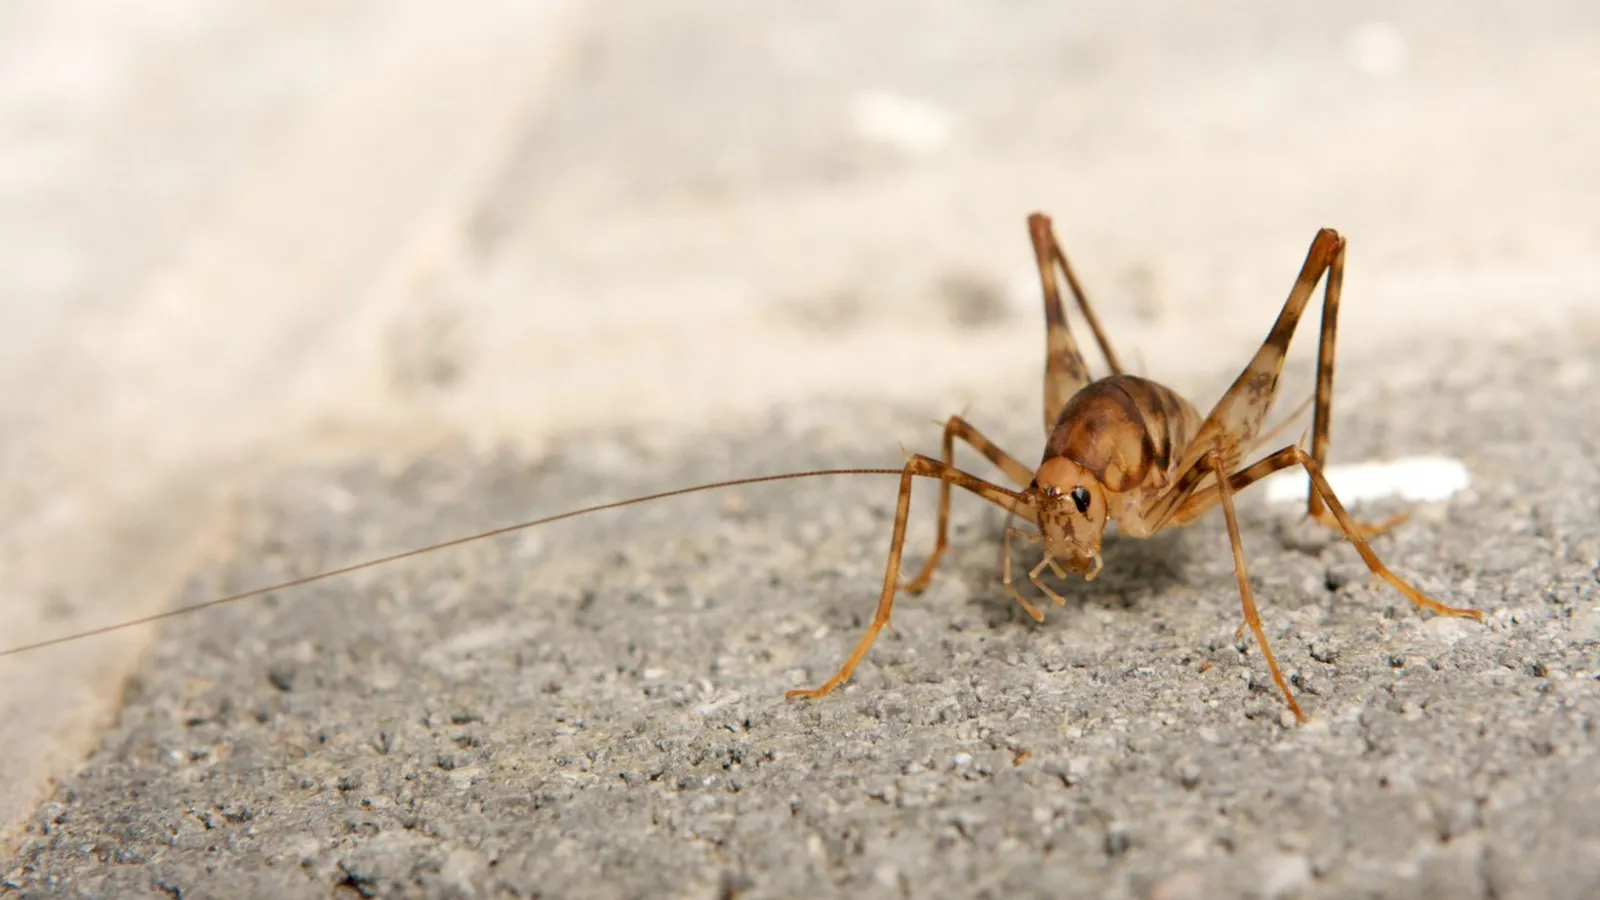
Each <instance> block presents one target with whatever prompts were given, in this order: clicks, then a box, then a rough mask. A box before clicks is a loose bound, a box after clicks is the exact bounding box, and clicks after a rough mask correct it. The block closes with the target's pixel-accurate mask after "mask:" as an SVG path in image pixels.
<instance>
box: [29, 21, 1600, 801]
mask: <svg viewBox="0 0 1600 900" xmlns="http://www.w3.org/2000/svg"><path fill="white" fill-rule="evenodd" d="M1301 9H1304V7H1295V6H1292V5H1291V6H1289V7H1285V6H1284V5H1282V4H1275V3H1269V2H1265V0H1226V2H1217V3H1211V4H1205V5H1204V7H1203V8H1202V7H1201V6H1198V5H1195V4H1184V3H1177V2H1155V0H1144V2H1125V3H1120V4H1093V5H1091V4H1075V3H1063V2H1024V0H1008V2H993V0H989V2H976V0H973V2H955V0H923V2H916V3H912V2H901V0H881V2H877V3H871V4H865V3H852V2H844V0H837V2H835V0H818V2H812V3H806V4H795V3H777V2H769V0H656V2H652V3H648V4H642V3H627V2H621V0H610V2H607V0H591V2H582V0H565V2H563V0H521V2H512V0H480V2H478V3H474V4H470V5H459V4H445V3H437V2H423V0H385V2H377V0H348V2H338V3H329V2H309V0H275V2H271V3H267V2H257V3H240V2H223V0H142V2H137V3H114V2H105V0H99V2H91V0H10V2H8V3H6V4H5V5H4V8H3V9H0V434H3V435H4V439H3V441H0V508H3V509H4V511H5V512H4V515H3V516H0V609H3V611H4V616H5V622H6V625H5V628H4V631H5V641H4V643H5V644H6V645H7V646H11V645H14V644H18V643H23V642H26V641H30V640H35V639H38V638H40V637H45V636H49V635H53V634H58V633H63V632H67V631H72V630H75V629H78V628H82V627H87V626H92V625H95V624H102V623H104V622H105V621H107V620H108V619H110V618H120V617H123V616H126V615H130V614H136V613H139V612H148V611H152V610H155V609H159V608H162V607H163V606H164V605H165V604H167V603H168V602H170V598H171V596H173V590H174V587H175V585H176V584H178V583H179V582H180V581H181V579H182V577H183V576H184V575H185V574H186V573H187V572H189V571H190V570H191V568H192V567H193V566H194V565H195V562H196V560H198V559H202V558H204V556H205V554H206V553H208V552H211V551H213V550H215V549H216V548H217V547H218V546H219V544H220V542H222V541H224V540H225V534H226V522H227V510H228V497H229V495H230V490H231V489H232V488H233V487H234V486H237V485H240V484H244V483H249V482H251V481H252V480H253V479H255V478H257V477H259V475H260V473H262V472H264V471H266V470H268V469H271V468H274V467H280V466H284V465H290V464H293V463H295V462H297V461H302V460H305V459H308V458H314V457H317V456H318V455H325V454H330V453H332V454H344V455H348V454H358V455H368V456H382V457H385V458H388V457H393V458H396V459H404V458H406V457H407V455H408V454H410V453H414V452H420V449H421V448H425V447H427V446H430V445H432V444H434V443H437V442H439V441H453V440H465V441H470V442H472V443H474V444H476V445H482V446H510V447H512V448H515V449H516V450H517V451H518V452H522V453H527V454H536V453H538V452H539V451H540V449H541V448H544V447H546V446H548V445H549V442H551V441H552V440H557V439H559V438H560V437H561V436H563V435H566V434H571V433H573V432H576V431H585V430H593V429H610V428H616V427H639V426H649V427H651V428H655V429H658V430H659V431H661V432H663V433H666V432H673V433H684V432H691V433H700V434H705V435H708V436H714V435H715V434H716V433H717V432H718V429H719V428H723V427H727V426H728V424H729V423H732V422H740V421H749V420H750V419H751V418H752V417H754V416H758V415H759V414H760V413H761V412H762V411H763V410H764V409H767V408H769V407H771V406H773V405H776V404H784V403H791V402H798V401H804V400H806V399H812V398H818V397H851V398H868V399H882V400H884V401H889V402H895V403H902V404H908V405H912V406H913V407H914V408H917V409H923V408H925V409H926V411H927V415H928V417H929V418H930V419H934V418H939V417H942V416H944V415H947V414H949V413H951V412H954V411H958V410H960V409H970V410H971V414H972V417H973V418H974V420H975V421H977V422H979V423H981V424H983V425H984V426H990V425H993V426H994V427H997V428H998V429H1000V430H1002V431H1004V430H1006V429H1013V430H1016V429H1036V428H1037V422H1038V417H1039V411H1038V405H1037V404H1038V401H1037V399H1036V397H1037V394H1036V392H1037V385H1038V379H1039V370H1040V364H1041V357H1042V349H1043V331H1042V327H1041V315H1040V308H1039V307H1040V304H1039V299H1038V296H1037V286H1036V276H1035V274H1034V272H1033V269H1032V263H1031V251H1030V248H1029V245H1028V241H1027V236H1026V230H1025V227H1024V220H1025V217H1026V215H1027V214H1028V213H1029V212H1031V211H1033V210H1036V209H1039V210H1044V211H1047V212H1049V213H1050V214H1051V215H1052V216H1053V217H1054V219H1055V222H1056V227H1057V232H1058V234H1059V235H1060V237H1061V240H1062V242H1063V244H1064V246H1065V248H1066V250H1067V252H1068V254H1069V255H1070V256H1071V258H1072V259H1073V261H1074V263H1075V265H1076V267H1077V269H1078V271H1079V274H1080V276H1081V277H1082V278H1083V280H1084V282H1085V284H1086V286H1087V288H1088V289H1089V291H1090V295H1091V297H1092V298H1093V299H1094V301H1095V302H1096V304H1097V307H1098V309H1099V311H1100V314H1101V316H1102V318H1103V319H1104V321H1105V323H1106V325H1107V326H1108V327H1109V329H1110V331H1111V334H1112V336H1113V338H1114V340H1115V341H1116V342H1117V344H1118V346H1119V348H1120V349H1121V351H1122V353H1123V355H1124V356H1125V357H1127V358H1130V359H1133V360H1134V361H1135V362H1136V363H1137V364H1138V367H1139V368H1142V369H1144V370H1145V371H1147V372H1148V373H1149V374H1152V375H1154V376H1156V377H1159V378H1161V379H1163V380H1166V381H1169V382H1171V383H1173V384H1174V385H1175V386H1177V387H1179V388H1182V389H1187V388H1189V387H1191V386H1193V385H1196V384H1205V385H1215V384H1216V383H1217V382H1218V381H1219V380H1220V379H1223V378H1226V377H1228V376H1229V375H1231V371H1230V370H1236V369H1237V367H1238V366H1239V365H1241V364H1242V363H1243V361H1244V360H1245V359H1246V358H1247V356H1248V354H1249V353H1250V352H1251V350H1252V349H1253V347H1254V345H1255V344H1256V343H1257V342H1258V341H1259V340H1260V339H1261V337H1262V336H1263V335H1264V334H1265V332H1266V330H1267V328H1268V327H1269V324H1270V322H1271V319H1272V317H1273V316H1274V315H1275V314H1276V311H1277V309H1278V306H1279V305H1280V304H1281V302H1282V300H1283V296H1284V294H1285V292H1286V291H1287V289H1288V287H1289V285H1290V283H1291V281H1292V279H1293V276H1294V273H1295V272H1296V270H1297V269H1298V266H1299V264H1300V262H1301V260H1302V258H1303V256H1304V253H1305V249H1306V246H1307V244H1308V243H1309V241H1310V239H1311V236H1312V235H1313V233H1314V232H1315V230H1316V229H1317V228H1318V227H1320V226H1332V227H1336V228H1338V229H1340V230H1341V231H1342V232H1344V233H1345V234H1346V235H1347V236H1348V237H1349V239H1350V257H1349V270H1348V274H1347V279H1346V287H1345V303H1344V306H1343V308H1342V319H1341V324H1342V328H1341V347H1340V350H1341V360H1342V361H1343V362H1342V364H1341V369H1340V378H1341V403H1344V402H1351V401H1348V400H1346V399H1345V398H1346V397H1347V396H1359V394H1360V391H1361V385H1362V384H1363V383H1368V384H1371V383H1373V382H1380V381H1389V380H1394V379H1400V380H1403V379H1405V378H1432V377H1435V376H1436V375H1437V377H1443V378H1448V374H1449V373H1417V372H1415V371H1408V370H1407V369H1406V366H1405V361H1406V359H1407V356H1408V354H1410V353H1413V352H1415V350H1416V348H1417V347H1419V346H1420V345H1425V344H1435V345H1437V344H1439V343H1440V342H1444V345H1446V346H1455V347H1459V348H1461V349H1460V352H1463V353H1503V352H1514V349H1510V350H1508V349H1507V348H1514V347H1515V346H1516V345H1517V344H1516V342H1517V341H1519V340H1520V341H1524V342H1525V341H1530V340H1539V339H1541V337H1543V336H1546V335H1551V336H1553V335H1559V334H1562V333H1563V332H1565V331H1568V330H1570V329H1572V328H1574V327H1590V326H1592V325H1593V324H1594V323H1595V322H1597V321H1600V214H1597V212H1596V210H1597V208H1600V180H1597V178H1596V163H1595V160H1596V159H1600V91H1597V90H1596V86H1597V85H1600V7H1597V6H1595V5H1594V4H1592V3H1584V2H1556V0H1551V2H1544V3H1538V4H1527V3H1515V2H1493V0H1469V2H1464V3H1448V4H1447V3H1437V2H1415V3H1398V4H1397V3H1363V2H1347V3H1340V4H1333V5H1327V4H1323V5H1319V6H1317V7H1316V15H1315V16H1314V17H1312V16H1308V15H1303V14H1301V13H1300V12H1298V10H1301ZM1305 333H1306V334H1309V333H1310V332H1309V331H1308V332H1305ZM1314 343H1315V342H1314V339H1311V338H1308V337H1304V336H1302V338H1301V340H1300V344H1299V345H1298V346H1297V350H1299V351H1302V352H1303V351H1307V350H1309V349H1310V348H1312V347H1314ZM1587 365H1588V363H1585V362H1584V361H1582V360H1575V361H1574V369H1573V370H1572V374H1571V377H1574V378H1587V377H1590V374H1591V370H1590V369H1588V368H1585V366H1587ZM1346 387H1348V390H1349V391H1350V392H1352V393H1351V394H1348V395H1347V394H1345V393H1344V391H1345V390H1346ZM1024 391H1027V392H1032V393H1026V394H1024V393H1022V392H1024ZM1018 396H1026V397H1028V398H1032V399H1029V400H1028V401H1027V402H1026V403H1024V404H1021V405H1018V404H1017V403H1015V402H1011V401H1010V400H1008V402H1006V403H1000V402H998V398H1012V399H1013V400H1014V398H1016V397H1018ZM1196 399H1197V401H1200V402H1202V403H1203V402H1206V401H1207V400H1208V399H1210V398H1209V397H1207V396H1197V397H1196ZM1444 412H1445V413H1448V412H1449V411H1444ZM1024 433H1032V432H1031V431H1025V432H1024ZM935 435H936V431H935V429H933V427H932V426H930V427H929V429H928V431H927V433H925V434H884V435H882V436H881V438H882V443H883V446H884V447H885V449H886V451H890V452H891V453H892V452H897V451H896V449H895V448H896V447H897V443H898V442H905V443H906V444H907V445H909V446H917V447H923V448H927V447H932V446H934V441H935V440H936V437H935ZM709 439H711V438H708V440H709ZM1019 452H1021V451H1019ZM1031 453H1032V450H1031V449H1029V450H1028V451H1027V452H1025V453H1023V455H1024V456H1027V455H1029V454H1031ZM891 461H892V457H891ZM731 474H747V473H744V472H743V471H742V470H737V469H735V470H733V471H730V475H731ZM748 474H753V473H748ZM663 487H669V485H663ZM492 524H497V523H485V527H488V526H489V525H492ZM450 536H451V535H439V536H438V537H440V538H444V537H450ZM137 649H138V643H137V638H135V637H132V636H128V637H126V638H125V639H122V640H120V641H114V642H97V643H95V644H94V645H93V647H92V648H90V647H84V646H78V647H77V648H73V647H69V648H62V649H61V650H59V651H51V652H50V653H49V654H31V655H29V656H26V657H19V658H17V659H14V660H4V661H0V662H3V663H5V664H8V665H0V684H3V685H10V687H9V688H5V689H0V714H3V716H4V719H5V721H6V722H7V728H6V733H7V736H6V737H4V738H0V784H4V785H7V786H8V787H7V789H6V790H7V793H6V794H5V795H4V796H3V797H0V804H4V805H3V807H0V812H3V813H4V815H3V816H0V821H6V822H9V821H11V820H13V819H14V818H15V817H16V815H19V814H21V813H22V812H25V808H26V806H27V804H28V803H31V802H32V800H31V798H33V797H34V796H36V795H37V791H38V790H40V789H41V788H40V785H41V784H42V780H43V779H44V778H45V777H48V776H51V775H59V774H60V773H61V772H63V771H66V770H68V769H70V767H71V765H72V764H73V763H74V761H75V759H76V754H77V753H80V752H81V750H82V748H83V746H85V742H86V741H87V740H88V738H89V736H91V735H92V734H93V732H94V728H95V726H96V723H98V722H102V721H104V719H105V717H106V716H107V715H109V714H110V710H111V709H112V708H113V704H114V702H115V699H116V696H115V695H116V690H117V687H116V686H117V685H118V684H119V683H120V682H119V678H120V673H121V672H123V671H124V670H125V668H126V666H127V665H128V663H129V661H130V660H131V659H133V658H134V656H135V654H136V653H137ZM24 684H26V685H27V688H26V689H25V690H24V689H23V687H22V685H24Z"/></svg>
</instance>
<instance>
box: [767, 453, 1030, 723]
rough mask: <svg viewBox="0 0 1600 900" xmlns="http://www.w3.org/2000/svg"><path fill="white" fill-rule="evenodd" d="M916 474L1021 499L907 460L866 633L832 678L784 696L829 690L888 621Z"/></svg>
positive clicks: (997, 500) (930, 462)
mask: <svg viewBox="0 0 1600 900" xmlns="http://www.w3.org/2000/svg"><path fill="white" fill-rule="evenodd" d="M917 477H924V478H938V479H940V480H941V481H945V482H949V483H953V484H955V485H956V486H958V487H961V488H964V489H966V490H969V491H971V492H973V493H974V494H977V495H978V496H980V497H982V498H984V499H985V500H988V501H989V502H991V503H993V504H995V505H996V506H1000V507H1003V508H1006V509H1011V508H1014V507H1016V506H1017V505H1018V504H1020V503H1022V497H1021V495H1020V494H1017V493H1016V492H1014V491H1009V490H1006V489H1005V488H1003V487H1000V486H999V485H995V484H990V483H989V482H987V481H984V480H983V479H981V478H978V477H977V476H975V475H969V474H967V473H966V472H963V471H961V470H960V469H957V468H955V467H953V466H950V465H948V464H946V463H942V462H939V461H937V460H934V459H929V458H928V457H926V456H922V455H920V454H918V455H915V456H913V457H911V458H910V459H909V460H907V461H906V466H905V469H904V470H902V471H901V473H900V496H899V500H898V502H897V503H896V505H895V511H894V534H893V536H892V537H891V538H890V540H889V560H888V563H887V564H886V565H885V566H884V572H883V591H882V593H880V594H879V595H878V610H877V613H876V614H874V615H873V617H872V624H871V625H869V626H867V632H866V634H863V635H862V636H861V640H860V641H858V642H857V643H856V647H855V649H854V650H852V651H851V652H850V656H849V658H847V659H846V660H845V662H844V665H842V666H840V667H839V671H837V672H835V673H834V675H833V677H832V678H829V679H828V680H827V681H826V682H824V683H823V685H822V686H821V687H819V688H813V689H811V690H793V691H789V692H788V693H786V694H784V699H787V700H794V699H807V700H815V699H817V698H818V697H824V696H827V695H828V694H830V693H832V692H833V690H834V688H837V687H838V686H839V685H841V684H844V683H845V682H846V681H848V680H849V679H850V675H851V674H852V673H853V672H855V669H856V666H858V665H860V664H861V660H862V659H864V658H866V655H867V651H868V650H871V649H872V642H873V641H875V640H877V638H878V632H880V631H882V630H883V629H884V627H885V626H887V625H888V624H889V613H890V611H891V610H892V609H893V608H894V595H895V588H896V585H897V583H898V581H899V575H900V554H901V551H902V550H903V549H904V548H905V541H906V519H907V518H908V517H909V516H910V514H911V482H912V479H914V478H917Z"/></svg>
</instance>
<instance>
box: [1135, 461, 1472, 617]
mask: <svg viewBox="0 0 1600 900" xmlns="http://www.w3.org/2000/svg"><path fill="white" fill-rule="evenodd" d="M1291 466H1301V467H1302V468H1304V469H1305V470H1306V474H1307V475H1308V476H1309V477H1310V479H1311V489H1312V490H1313V491H1316V492H1317V493H1318V494H1319V495H1320V496H1321V497H1322V499H1323V502H1325V503H1326V504H1327V506H1328V510H1329V512H1330V513H1331V515H1332V518H1333V521H1334V525H1335V526H1336V527H1337V528H1339V530H1340V531H1342V532H1344V536H1345V537H1346V538H1348V539H1349V541H1350V543H1351V544H1353V545H1354V546H1355V548H1356V553H1358V554H1359V555H1360V556H1361V560H1362V562H1365V563H1366V564H1367V568H1368V569H1370V570H1371V571H1372V574H1374V575H1376V576H1378V577H1379V578H1381V579H1383V580H1384V581H1386V582H1388V583H1389V585H1390V586H1391V587H1393V588H1394V589H1395V590H1397V591H1399V592H1400V593H1402V594H1404V595H1405V596H1406V599H1408V600H1410V601H1411V602H1412V603H1415V604H1416V605H1417V606H1420V607H1422V608H1423V609H1426V610H1429V611H1431V612H1435V613H1439V614H1440V615H1446V616H1462V617H1465V618H1469V619H1476V620H1478V621H1480V622H1481V621H1483V613H1482V612H1480V611H1478V610H1476V609H1465V608H1461V607H1455V606H1446V605H1444V604H1443V603H1440V602H1439V601H1437V600H1434V599H1432V598H1430V597H1428V596H1427V595H1426V594H1424V593H1422V592H1421V591H1419V590H1417V589H1416V588H1415V587H1412V586H1411V585H1410V584H1409V583H1407V582H1406V581H1404V580H1403V579H1401V578H1400V577H1399V576H1398V575H1396V574H1394V573H1393V572H1391V571H1389V567H1388V566H1386V565H1384V563H1383V560H1381V559H1379V558H1378V554H1377V553H1376V552H1374V551H1373V549H1372V545H1371V544H1369V543H1367V539H1366V535H1364V534H1363V533H1362V530H1361V526H1360V525H1359V524H1357V523H1356V521H1355V520H1354V519H1352V518H1351V517H1350V514H1349V513H1348V512H1346V511H1345V508H1344V504H1342V503H1340V502H1339V497H1338V496H1337V495H1336V494H1334V492H1333V488H1332V487H1331V486H1330V485H1329V484H1328V479H1327V478H1326V477H1325V476H1324V475H1323V474H1322V467H1321V466H1319V465H1317V461H1316V460H1315V459H1312V458H1311V455H1310V454H1309V453H1306V451H1304V450H1302V449H1300V448H1299V447H1297V446H1289V447H1284V448H1283V449H1282V450H1279V451H1277V452H1276V453H1273V454H1272V455H1270V456H1267V457H1265V458H1263V459H1261V460H1258V461H1256V462H1255V463H1253V464H1251V465H1250V466H1249V467H1248V468H1245V469H1243V470H1241V471H1238V472H1235V473H1234V474H1233V475H1231V476H1229V477H1228V483H1227V492H1228V494H1230V495H1231V494H1233V493H1237V492H1239V491H1242V490H1244V489H1245V488H1247V487H1249V486H1250V485H1252V484H1255V483H1256V482H1257V481H1260V480H1261V479H1263V478H1265V477H1267V476H1268V475H1271V474H1272V473H1273V472H1277V471H1279V470H1280V469H1287V468H1290V467H1291ZM1223 499H1224V498H1223V490H1222V489H1221V488H1220V486H1219V484H1212V485H1208V486H1207V487H1206V488H1205V489H1203V490H1200V491H1197V492H1195V493H1193V494H1192V495H1190V497H1189V498H1188V499H1187V500H1186V501H1185V502H1184V503H1183V504H1182V505H1181V506H1180V507H1179V508H1178V511H1177V512H1176V513H1174V514H1173V515H1172V517H1171V518H1170V519H1169V520H1168V522H1166V523H1164V524H1169V525H1183V524H1186V523H1188V522H1191V521H1193V520H1194V519H1195V518H1197V517H1198V516H1199V515H1200V514H1201V513H1204V512H1205V511H1206V510H1208V509H1210V508H1211V507H1212V506H1215V505H1216V504H1217V503H1218V502H1221V501H1223Z"/></svg>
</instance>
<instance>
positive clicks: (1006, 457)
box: [900, 416, 1033, 594]
mask: <svg viewBox="0 0 1600 900" xmlns="http://www.w3.org/2000/svg"><path fill="white" fill-rule="evenodd" d="M957 438H960V439H961V440H963V441H966V442H967V443H968V444H970V445H971V446H972V448H973V449H974V450H977V451H978V452H979V453H982V454H983V455H984V458H985V459H987V460H989V461H990V462H992V463H994V464H995V466H996V467H997V468H999V469H1000V471H1002V472H1004V473H1006V477H1007V478H1010V479H1011V481H1012V483H1014V484H1015V485H1016V486H1017V487H1019V488H1025V487H1027V486H1028V482H1030V481H1032V480H1033V473H1032V472H1030V471H1028V467H1027V466H1024V465H1023V464H1022V463H1020V462H1017V460H1016V459H1015V458H1013V457H1012V456H1011V454H1009V453H1007V452H1005V451H1004V450H1002V449H1000V447H999V445H997V444H996V443H995V442H994V441H991V440H989V439H988V438H987V437H984V436H983V433H982V432H980V431H978V429H976V428H973V427H972V426H971V425H970V424H968V422H967V420H966V419H963V418H961V417H960V416H951V417H950V418H949V419H948V420H947V421H946V422H945V423H944V464H945V465H947V466H949V465H954V464H955V456H956V445H955V442H956V439H957ZM949 537H950V482H949V481H944V480H941V481H940V483H939V530H938V532H937V533H936V535H935V537H934V540H933V552H932V553H930V554H928V559H927V561H926V562H924V563H923V564H922V569H921V571H919V572H917V577H915V578H913V579H911V580H910V581H908V582H906V583H905V584H903V585H901V586H900V587H901V590H906V591H910V592H911V593H913V594H917V593H921V592H922V591H923V590H925V589H927V587H928V584H929V582H931V581H933V571H934V569H936V568H938V566H939V558H940V557H941V556H943V555H944V551H945V549H946V548H947V547H948V546H949V545H950V539H949Z"/></svg>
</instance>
